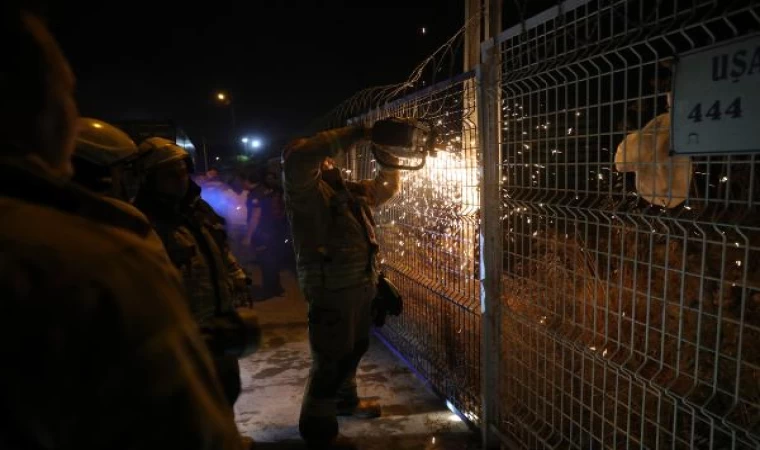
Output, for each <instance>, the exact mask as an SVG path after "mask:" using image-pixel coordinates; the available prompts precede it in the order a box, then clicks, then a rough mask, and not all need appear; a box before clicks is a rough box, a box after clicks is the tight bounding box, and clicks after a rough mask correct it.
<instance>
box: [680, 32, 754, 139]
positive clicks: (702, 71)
mask: <svg viewBox="0 0 760 450" xmlns="http://www.w3.org/2000/svg"><path fill="white" fill-rule="evenodd" d="M671 122H672V127H673V128H672V138H673V139H671V144H672V146H673V153H676V154H695V153H696V154H718V153H746V152H760V34H758V35H753V36H747V37H743V38H741V39H737V40H733V41H730V42H727V43H724V44H720V45H716V46H712V47H708V48H703V49H699V50H696V51H694V52H690V53H687V54H684V55H682V56H680V57H679V59H678V62H677V63H676V72H675V81H674V87H673V108H672V120H671Z"/></svg>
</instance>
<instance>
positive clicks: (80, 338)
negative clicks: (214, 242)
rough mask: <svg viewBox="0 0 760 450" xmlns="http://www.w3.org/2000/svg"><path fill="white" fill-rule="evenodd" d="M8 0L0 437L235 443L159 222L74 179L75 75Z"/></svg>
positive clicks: (6, 440) (28, 442) (2, 126)
mask: <svg viewBox="0 0 760 450" xmlns="http://www.w3.org/2000/svg"><path fill="white" fill-rule="evenodd" d="M13 3H14V2H7V3H3V4H2V6H0V96H2V99H3V100H2V101H1V102H0V119H1V120H0V215H1V216H2V220H1V221H0V298H2V302H1V303H2V308H3V311H2V317H3V318H4V324H3V326H2V327H0V359H2V361H3V369H2V371H0V408H1V409H2V411H3V420H2V422H0V448H9V449H14V448H40V449H41V448H77V449H83V450H87V449H102V448H113V449H117V448H133V449H154V448H183V449H197V450H206V449H208V450H211V449H229V450H233V449H239V448H240V439H239V436H238V434H237V430H236V428H235V423H234V421H233V416H232V415H231V414H230V411H229V410H228V409H227V408H226V407H225V406H226V405H225V399H224V396H223V392H222V390H221V387H220V385H219V382H218V380H217V379H216V376H215V374H214V368H213V365H212V361H211V358H210V355H209V354H208V351H207V350H206V348H205V345H204V343H203V342H202V340H201V337H200V335H199V333H198V331H197V330H196V328H195V327H194V325H193V322H192V319H191V317H190V315H189V313H188V312H187V308H186V306H185V302H184V298H183V295H182V286H181V281H180V278H179V275H178V273H177V271H176V269H175V268H174V267H173V266H172V264H171V262H170V261H169V260H168V258H167V257H166V254H165V253H161V252H156V251H154V249H152V248H151V247H150V246H148V245H146V242H145V241H146V236H147V235H148V233H149V229H150V224H148V223H147V221H146V220H145V219H144V218H140V217H139V216H134V215H130V214H125V213H124V212H123V211H122V210H121V209H119V208H116V207H114V206H113V205H112V204H111V203H109V202H107V201H105V200H103V198H102V197H101V196H98V195H93V194H92V193H90V192H89V191H87V190H84V189H82V188H81V187H78V186H77V185H75V184H73V183H71V181H70V180H69V178H70V176H71V173H72V169H71V156H72V152H73V150H74V140H75V132H76V117H77V108H76V104H75V102H74V98H73V89H74V78H73V76H72V73H71V70H70V68H69V66H68V63H67V61H66V59H65V58H64V57H63V55H62V54H61V52H60V50H59V49H58V46H57V44H56V43H55V40H54V39H53V37H52V36H51V35H50V34H49V33H48V31H47V29H46V27H45V26H44V24H43V22H42V20H41V19H40V18H39V17H38V16H36V15H34V14H33V13H31V12H28V11H25V10H23V9H20V8H18V7H16V8H14V7H13V6H12V5H11V4H13Z"/></svg>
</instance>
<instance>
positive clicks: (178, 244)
mask: <svg viewBox="0 0 760 450" xmlns="http://www.w3.org/2000/svg"><path fill="white" fill-rule="evenodd" d="M140 148H141V151H142V152H144V153H145V156H144V157H143V158H142V159H141V161H140V162H139V164H140V166H141V171H142V172H143V174H144V179H143V182H142V184H141V185H140V188H139V190H138V193H137V197H136V199H135V206H136V207H137V208H138V209H140V211H142V212H143V213H145V215H146V216H148V219H149V220H150V222H151V224H153V226H154V228H155V230H156V232H157V233H158V235H159V237H160V238H161V240H162V241H163V243H164V246H165V247H166V250H167V252H168V253H169V257H170V258H171V260H172V262H173V263H174V265H175V266H176V267H177V268H178V269H179V271H180V273H181V274H182V280H183V282H184V285H185V289H186V291H187V293H188V299H189V306H190V310H191V312H192V315H193V317H194V318H195V321H196V322H197V324H198V325H199V327H200V328H201V330H202V331H204V332H207V333H208V334H211V332H212V328H214V326H215V324H216V322H217V321H218V320H219V319H220V318H223V317H235V315H236V314H237V313H236V312H235V308H234V295H235V293H236V291H242V290H245V289H247V281H248V278H247V276H246V274H245V272H244V271H243V269H242V268H241V267H240V266H239V265H238V263H237V260H236V259H235V257H234V256H233V255H232V253H231V251H230V249H229V246H228V243H227V235H226V232H225V227H224V219H222V218H221V217H220V216H219V215H218V214H216V212H214V210H213V209H212V208H211V206H209V204H208V203H206V202H205V201H204V200H203V199H201V196H200V194H201V189H200V187H199V186H198V185H197V184H195V183H194V182H193V181H191V180H190V173H191V172H192V160H191V158H190V155H189V154H188V153H187V151H186V150H185V149H183V148H182V147H180V146H178V145H176V144H175V143H173V142H171V141H169V140H167V139H163V138H159V137H154V138H149V139H147V140H146V141H145V142H143V143H142V144H141V145H140ZM209 347H210V348H211V351H212V355H213V357H214V361H215V364H216V367H217V371H218V373H219V376H220V378H221V381H222V386H223V388H224V391H225V394H226V396H227V400H228V403H229V406H230V407H232V406H233V405H234V404H235V401H236V400H237V398H238V396H239V394H240V367H239V364H238V358H237V356H235V355H230V354H229V353H228V352H227V351H226V350H225V349H224V348H219V347H217V346H216V345H213V344H212V343H211V342H210V343H209Z"/></svg>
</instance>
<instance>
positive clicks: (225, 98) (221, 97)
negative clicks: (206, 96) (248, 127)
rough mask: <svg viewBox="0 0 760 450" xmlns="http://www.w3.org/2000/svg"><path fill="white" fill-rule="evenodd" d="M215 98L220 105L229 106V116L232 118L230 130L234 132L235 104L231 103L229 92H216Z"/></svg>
mask: <svg viewBox="0 0 760 450" xmlns="http://www.w3.org/2000/svg"><path fill="white" fill-rule="evenodd" d="M216 100H217V101H218V102H219V103H220V104H221V105H222V106H229V108H230V117H231V118H232V132H233V133H234V132H235V106H234V105H233V104H232V97H230V95H229V94H227V93H226V92H221V91H220V92H217V93H216Z"/></svg>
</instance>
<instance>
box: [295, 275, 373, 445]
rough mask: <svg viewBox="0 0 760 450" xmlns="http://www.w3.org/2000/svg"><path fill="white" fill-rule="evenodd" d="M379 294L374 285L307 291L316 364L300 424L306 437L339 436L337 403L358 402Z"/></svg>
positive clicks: (308, 383)
mask: <svg viewBox="0 0 760 450" xmlns="http://www.w3.org/2000/svg"><path fill="white" fill-rule="evenodd" d="M375 293H376V287H375V286H374V285H373V284H371V283H367V284H365V285H362V286H358V287H355V288H349V289H341V290H337V291H331V290H326V289H311V290H308V291H307V292H306V298H307V300H308V302H309V344H310V346H311V355H312V365H311V370H310V372H309V379H308V381H307V382H306V389H305V392H304V399H303V404H302V406H301V418H300V421H299V428H300V430H301V434H302V436H303V437H304V438H307V439H308V438H309V437H311V436H309V435H310V434H314V433H317V434H327V435H330V434H337V427H338V425H337V419H336V416H337V407H336V406H337V401H338V400H342V401H347V402H352V401H354V400H357V399H358V396H357V393H356V369H357V368H358V366H359V362H360V361H361V358H362V356H364V354H365V353H366V352H367V349H368V348H369V333H370V326H371V323H372V317H371V315H372V312H371V307H372V300H373V299H374V298H375ZM339 394H340V398H338V396H339ZM320 437H326V438H329V437H330V436H320Z"/></svg>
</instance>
